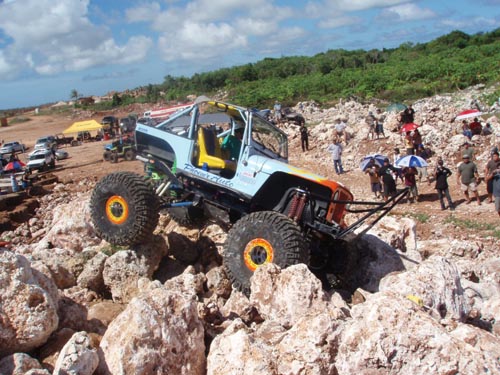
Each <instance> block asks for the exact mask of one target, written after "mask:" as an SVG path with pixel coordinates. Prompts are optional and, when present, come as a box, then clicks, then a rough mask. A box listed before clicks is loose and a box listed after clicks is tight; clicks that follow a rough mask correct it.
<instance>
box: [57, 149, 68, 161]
mask: <svg viewBox="0 0 500 375" xmlns="http://www.w3.org/2000/svg"><path fill="white" fill-rule="evenodd" d="M67 158H69V153H68V151H65V150H56V160H63V159H67Z"/></svg>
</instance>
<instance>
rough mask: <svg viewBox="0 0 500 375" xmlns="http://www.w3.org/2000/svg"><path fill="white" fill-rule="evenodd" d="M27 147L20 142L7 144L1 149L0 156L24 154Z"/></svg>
mask: <svg viewBox="0 0 500 375" xmlns="http://www.w3.org/2000/svg"><path fill="white" fill-rule="evenodd" d="M24 150H26V146H25V145H24V144H22V143H20V142H17V141H15V142H7V143H4V145H3V146H2V148H0V154H2V155H3V154H12V152H24Z"/></svg>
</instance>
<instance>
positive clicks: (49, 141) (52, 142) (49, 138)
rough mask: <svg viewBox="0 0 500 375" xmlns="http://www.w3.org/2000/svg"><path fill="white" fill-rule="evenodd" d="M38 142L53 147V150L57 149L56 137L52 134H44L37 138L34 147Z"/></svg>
mask: <svg viewBox="0 0 500 375" xmlns="http://www.w3.org/2000/svg"><path fill="white" fill-rule="evenodd" d="M38 144H40V145H48V147H46V148H49V149H54V150H56V149H57V140H56V137H54V136H53V135H46V136H45V137H41V138H38V139H37V140H36V143H35V148H36V147H37V145H38ZM43 147H45V146H43Z"/></svg>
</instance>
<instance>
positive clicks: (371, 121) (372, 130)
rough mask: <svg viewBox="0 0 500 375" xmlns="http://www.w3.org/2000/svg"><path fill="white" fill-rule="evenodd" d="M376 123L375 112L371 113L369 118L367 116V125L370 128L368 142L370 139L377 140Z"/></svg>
mask: <svg viewBox="0 0 500 375" xmlns="http://www.w3.org/2000/svg"><path fill="white" fill-rule="evenodd" d="M375 122H376V118H375V116H374V115H373V112H372V111H369V112H368V116H366V118H365V123H366V126H367V127H368V135H367V136H366V139H367V140H368V138H370V139H374V138H375Z"/></svg>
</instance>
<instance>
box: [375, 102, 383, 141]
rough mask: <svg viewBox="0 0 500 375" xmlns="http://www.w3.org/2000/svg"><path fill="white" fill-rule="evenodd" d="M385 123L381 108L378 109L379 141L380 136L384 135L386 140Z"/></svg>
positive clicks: (377, 126) (376, 128)
mask: <svg viewBox="0 0 500 375" xmlns="http://www.w3.org/2000/svg"><path fill="white" fill-rule="evenodd" d="M384 121H385V115H384V114H383V113H382V112H381V111H380V108H377V119H376V125H375V134H376V135H377V139H379V136H380V135H383V136H384V138H385V133H384Z"/></svg>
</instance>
